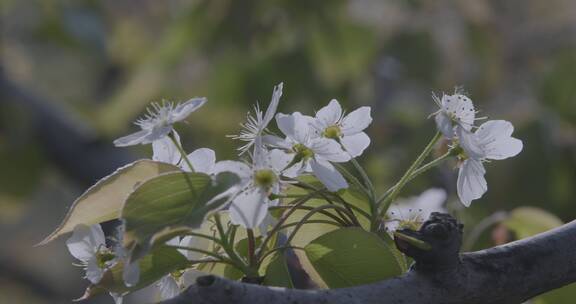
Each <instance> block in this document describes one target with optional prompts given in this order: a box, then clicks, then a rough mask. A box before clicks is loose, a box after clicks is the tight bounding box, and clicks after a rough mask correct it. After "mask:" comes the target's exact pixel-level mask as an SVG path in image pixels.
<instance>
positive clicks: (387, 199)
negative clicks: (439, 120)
mask: <svg viewBox="0 0 576 304" xmlns="http://www.w3.org/2000/svg"><path fill="white" fill-rule="evenodd" d="M441 137H442V133H440V132H439V131H436V134H435V135H434V137H433V138H432V140H430V142H429V143H428V145H427V146H426V147H425V148H424V150H423V151H422V153H420V155H419V156H418V157H417V158H416V160H415V161H414V162H413V163H412V165H410V167H409V168H408V170H406V172H405V173H404V175H403V176H402V177H401V178H400V180H399V181H398V182H397V183H396V184H395V185H394V187H393V190H391V192H390V195H387V196H382V197H380V199H379V200H378V201H377V204H378V205H379V206H380V213H379V216H380V217H382V216H384V214H386V211H387V210H388V208H389V207H390V204H392V202H393V201H394V199H396V197H397V196H398V194H399V193H400V191H401V190H402V188H403V187H404V185H406V183H407V182H408V181H409V180H410V179H411V176H412V173H414V171H415V170H416V169H417V168H418V167H419V166H420V164H422V162H423V161H424V159H426V157H427V156H428V154H430V152H431V151H432V148H434V145H435V144H436V142H437V141H438V140H439V139H440V138H441ZM387 192H388V191H387ZM385 194H386V193H385Z"/></svg>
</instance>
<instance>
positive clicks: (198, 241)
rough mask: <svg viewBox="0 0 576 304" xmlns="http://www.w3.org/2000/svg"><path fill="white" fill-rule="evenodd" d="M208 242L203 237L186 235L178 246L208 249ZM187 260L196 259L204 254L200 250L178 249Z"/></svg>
mask: <svg viewBox="0 0 576 304" xmlns="http://www.w3.org/2000/svg"><path fill="white" fill-rule="evenodd" d="M209 244H210V242H209V241H208V240H206V239H204V238H199V237H194V236H190V235H187V236H185V237H183V238H182V240H181V241H180V246H184V247H191V248H197V249H206V250H207V249H208V246H209ZM179 251H180V253H182V254H183V255H184V256H185V257H186V258H187V259H188V260H198V259H200V258H202V256H204V255H203V254H202V253H200V252H196V251H191V250H179Z"/></svg>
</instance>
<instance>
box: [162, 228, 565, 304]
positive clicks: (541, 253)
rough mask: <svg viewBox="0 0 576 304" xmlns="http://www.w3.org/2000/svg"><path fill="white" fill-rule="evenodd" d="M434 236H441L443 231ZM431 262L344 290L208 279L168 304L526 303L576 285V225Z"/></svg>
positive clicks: (212, 277)
mask: <svg viewBox="0 0 576 304" xmlns="http://www.w3.org/2000/svg"><path fill="white" fill-rule="evenodd" d="M425 225H426V224H425ZM436 226H438V225H436ZM457 227H460V226H457ZM428 228H438V227H434V225H429V227H428ZM452 228H453V227H452ZM429 230H431V231H432V233H436V234H437V233H438V229H429ZM440 230H442V229H440ZM456 230H459V229H456ZM421 231H422V229H421ZM425 233H426V231H425V232H424V234H425ZM445 238H446V237H445V236H444V239H445ZM428 240H429V239H428ZM459 241H460V240H458V242H459ZM397 244H398V241H397ZM403 245H404V247H405V246H406V244H403ZM404 249H406V248H404ZM436 249H437V248H435V247H434V246H433V247H432V250H436ZM401 250H402V248H401ZM441 250H442V249H441ZM433 255H434V254H432V256H433ZM446 255H447V256H449V255H450V253H446ZM430 257H431V255H427V256H426V257H424V260H421V262H420V264H421V265H419V262H417V263H416V267H414V268H413V269H412V270H411V271H409V272H408V273H406V274H404V275H402V276H399V277H396V278H392V279H389V280H385V281H382V282H378V283H374V284H370V285H363V286H357V287H351V288H342V289H329V290H297V289H284V288H274V287H264V286H258V285H251V284H243V283H239V282H234V281H230V280H226V279H222V278H218V277H214V276H205V277H201V278H199V279H198V281H197V284H196V285H193V286H191V287H189V288H188V289H187V290H186V291H184V292H183V293H182V294H181V295H179V296H178V297H176V298H174V299H171V300H168V301H165V302H163V304H184V303H195V304H202V303H211V304H215V303H239V304H242V303H246V304H248V303H250V304H258V303H280V304H282V303H286V304H294V303H299V304H304V303H310V304H312V303H342V304H344V303H346V304H349V303H364V304H370V303H388V304H396V303H398V304H400V303H412V304H418V303H429V304H433V303H444V304H450V303H454V304H456V303H468V304H474V303H493V304H498V303H502V304H513V303H522V302H523V301H525V300H526V299H529V298H532V297H534V296H536V295H539V294H541V293H543V292H546V291H549V290H552V289H555V288H559V287H562V286H564V285H567V284H569V283H572V282H575V281H576V221H573V222H571V223H568V224H566V225H564V226H562V227H559V228H557V229H554V230H551V231H548V232H546V233H542V234H539V235H537V236H534V237H531V238H528V239H524V240H520V241H516V242H513V243H509V244H506V245H502V246H498V247H494V248H490V249H486V250H482V251H477V252H472V253H464V254H460V255H454V257H455V261H454V263H447V261H446V259H445V257H446V256H444V257H443V258H441V261H440V263H438V265H440V266H441V267H436V268H434V267H432V268H431V267H418V266H430V265H431V264H430V263H431V261H430ZM419 258H420V257H419ZM417 261H418V259H417Z"/></svg>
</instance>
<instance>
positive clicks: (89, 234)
mask: <svg viewBox="0 0 576 304" xmlns="http://www.w3.org/2000/svg"><path fill="white" fill-rule="evenodd" d="M282 93H283V84H282V83H280V84H278V85H277V86H275V87H274V90H273V93H272V98H271V101H270V103H269V105H268V107H267V109H266V111H265V112H263V111H262V110H261V108H260V106H259V105H256V106H255V107H254V110H253V112H252V113H248V115H247V120H246V122H245V123H243V124H241V127H242V129H241V130H240V132H239V134H237V135H231V136H229V137H231V138H233V139H236V140H239V141H240V142H241V147H240V148H238V156H239V159H238V160H221V161H217V158H216V152H215V151H214V150H212V149H209V148H199V149H196V150H194V151H193V152H191V153H187V152H186V151H185V149H184V147H183V145H182V143H181V138H180V135H179V134H178V132H177V131H176V129H175V128H174V124H175V123H177V122H181V121H183V120H185V119H186V118H187V117H188V115H190V114H191V113H192V112H194V111H196V110H198V109H200V107H202V106H203V105H204V104H205V103H206V99H205V98H193V99H191V100H189V101H186V102H183V103H180V104H176V105H175V104H173V103H170V102H164V103H162V104H158V103H154V104H153V105H152V108H150V109H148V113H147V115H146V116H145V117H143V118H141V119H139V120H137V122H136V125H138V126H139V127H140V128H141V130H139V131H137V132H135V133H133V134H130V135H128V136H125V137H121V138H119V139H117V140H115V141H114V144H115V145H116V146H119V147H124V146H131V145H139V144H150V145H151V147H152V161H150V160H146V162H149V163H152V164H153V165H154V166H162V167H169V168H171V170H172V171H178V172H177V173H175V172H170V173H168V174H167V175H170V176H169V177H170V178H172V177H173V176H174V175H178V177H179V178H180V177H181V176H185V177H186V181H187V186H188V187H189V189H190V190H191V191H190V193H196V192H194V191H195V187H196V186H194V185H193V184H192V182H191V178H190V177H191V176H192V177H195V178H199V180H203V181H205V182H206V184H208V186H206V187H207V188H204V189H210V191H204V190H203V192H202V194H201V195H196V194H194V195H191V196H190V198H189V197H188V196H186V195H187V194H182V193H184V192H182V191H180V193H174V192H178V191H179V190H174V191H167V189H164V188H163V187H171V185H172V183H173V182H174V181H173V180H171V179H169V182H166V183H164V184H162V183H161V182H158V183H156V184H154V183H153V184H154V185H155V187H157V188H154V189H153V190H155V191H156V192H157V193H154V195H158V196H162V197H161V199H158V197H155V199H154V200H155V201H154V203H156V204H158V206H154V207H157V208H159V209H153V211H148V213H146V212H145V211H142V209H145V208H147V207H148V206H143V207H140V206H141V205H139V204H137V206H138V208H137V209H138V212H140V213H137V214H136V216H140V217H139V218H138V219H140V220H141V223H140V225H142V223H147V224H148V223H150V222H151V221H152V219H153V218H155V217H156V216H157V213H162V212H161V211H162V209H164V208H165V206H164V205H163V204H164V203H166V202H169V201H170V199H171V198H173V197H174V196H178V195H180V196H179V197H180V198H182V197H183V198H182V199H181V200H180V201H182V203H181V205H178V206H177V208H172V209H171V208H166V209H169V211H168V212H166V214H163V215H162V216H160V217H157V218H156V222H155V224H154V225H156V226H155V227H154V228H153V229H157V230H154V231H151V232H148V231H146V232H144V234H146V237H142V238H139V239H137V240H134V239H135V238H138V237H139V236H138V235H136V233H132V232H133V230H129V231H128V233H125V231H124V229H132V228H130V224H129V223H130V220H131V217H129V216H124V215H125V214H124V213H122V218H121V220H122V221H121V222H122V224H121V225H120V227H119V229H118V233H117V236H116V237H115V238H114V239H113V240H108V241H107V240H106V238H105V237H104V233H103V232H102V229H101V227H100V225H99V224H95V225H92V226H86V225H78V226H76V228H75V230H74V234H73V235H72V237H71V238H70V239H69V240H68V242H67V245H68V248H69V251H70V253H71V254H72V255H73V256H74V257H75V258H77V259H78V260H79V261H80V262H81V266H82V267H84V268H85V270H86V278H87V279H88V280H89V281H90V282H91V283H92V284H94V285H96V286H98V288H100V287H101V286H100V285H99V283H100V282H101V281H102V280H103V278H105V277H107V276H106V275H105V274H106V272H107V271H110V270H111V269H112V268H113V267H116V266H117V267H118V268H119V267H120V266H122V267H123V268H122V275H123V282H121V284H123V286H121V287H122V288H120V289H114V290H133V289H135V288H136V287H135V286H138V287H140V285H139V284H137V283H138V281H139V277H140V268H139V267H138V259H137V257H141V256H142V255H143V254H147V253H149V252H147V251H146V250H148V249H149V250H153V248H157V247H159V246H162V247H163V248H170V250H172V252H173V253H174V254H175V255H177V256H179V255H180V254H179V253H181V255H182V256H181V257H180V258H181V260H183V263H184V264H185V265H187V266H186V267H183V266H182V264H178V265H175V266H174V268H169V269H168V268H166V269H165V270H164V271H163V272H160V273H155V274H154V275H155V277H154V279H152V280H150V279H149V278H150V276H149V275H150V274H149V273H147V274H146V275H145V274H143V275H142V277H143V278H144V277H145V278H147V279H148V280H149V281H148V282H151V281H156V286H157V287H158V292H159V295H160V297H161V298H162V299H167V298H171V297H174V296H175V295H177V294H178V293H179V292H181V290H183V289H184V288H185V287H187V286H189V285H190V284H193V282H194V279H195V278H196V277H198V276H199V275H201V274H202V273H203V272H202V271H204V270H205V269H204V268H202V267H200V266H198V265H206V264H211V265H212V266H213V265H214V264H216V263H223V264H227V265H230V266H232V267H234V268H235V269H236V270H239V271H241V272H242V273H243V274H244V275H245V277H246V278H249V279H252V280H253V279H255V278H258V277H259V276H260V275H261V273H263V271H262V269H260V267H261V266H262V265H263V261H264V260H265V258H266V257H268V256H270V255H271V254H273V253H275V252H277V251H278V250H279V249H280V248H285V247H286V246H288V247H289V246H291V245H292V243H291V241H292V240H293V238H294V235H295V234H296V232H298V229H300V228H301V227H302V226H303V225H304V224H309V223H314V221H315V222H316V223H322V224H331V225H336V226H339V227H350V226H355V227H358V228H361V229H365V230H367V231H368V230H369V232H373V233H378V234H380V233H381V232H382V231H383V230H384V229H387V230H388V231H389V232H390V231H393V230H396V229H398V228H399V227H400V228H405V227H411V228H417V226H418V225H419V224H420V223H421V222H423V221H424V220H425V219H426V218H427V217H428V216H429V215H430V213H431V212H433V211H442V212H447V209H446V208H445V207H444V203H445V201H446V200H447V193H446V191H445V190H444V189H439V188H433V189H429V190H427V191H425V192H423V193H422V194H421V195H420V196H417V197H412V198H410V199H398V200H397V201H396V204H394V205H392V203H393V202H395V200H396V199H397V198H398V196H399V194H400V193H401V190H402V188H403V187H404V186H405V185H406V184H407V183H408V182H409V181H410V180H412V179H414V178H415V177H416V176H417V175H419V174H421V173H422V172H425V171H426V170H428V169H429V168H432V167H434V166H436V165H438V164H440V162H441V161H443V160H445V159H448V158H450V157H456V159H457V161H458V167H459V172H458V181H457V194H458V197H459V198H460V201H461V202H462V204H464V205H465V206H470V204H471V202H472V201H473V200H475V199H478V198H480V197H481V196H482V195H483V194H484V193H485V192H486V191H487V183H486V180H485V178H484V174H485V172H486V171H485V168H484V163H485V162H487V161H489V160H500V159H505V158H508V157H512V156H515V155H517V154H518V153H519V152H520V151H521V150H522V141H520V140H519V139H516V138H514V137H512V136H511V135H512V132H513V126H512V124H511V123H510V122H507V121H504V120H489V121H486V122H484V123H483V124H481V125H480V126H476V125H475V122H476V121H477V120H478V119H480V118H477V117H476V114H477V112H476V110H475V108H474V105H473V103H472V100H470V98H468V97H466V96H464V95H463V94H462V93H461V92H455V93H454V94H453V95H446V94H444V95H443V96H442V97H441V98H438V97H436V96H434V100H435V101H436V103H437V104H438V106H439V110H438V111H437V112H435V113H434V114H433V115H434V120H435V122H436V125H437V128H438V132H437V135H436V136H435V137H434V138H433V139H432V141H431V142H430V143H429V144H428V145H427V146H426V148H425V149H424V151H423V152H422V153H421V154H420V156H418V157H417V158H416V160H415V161H414V163H413V164H412V166H410V168H409V169H408V170H407V171H406V172H405V174H404V175H403V176H402V178H400V179H399V181H398V182H397V183H395V184H394V185H393V186H391V187H390V188H389V189H388V190H387V191H386V192H385V193H383V194H382V195H381V196H380V197H378V196H377V195H376V193H375V192H376V189H375V187H374V186H373V184H372V181H371V180H370V177H369V176H368V174H367V173H366V172H365V171H364V169H363V168H362V166H361V165H360V164H359V163H358V161H357V160H356V158H357V157H359V156H361V155H362V154H363V153H364V151H365V150H366V149H367V148H368V146H369V145H370V143H371V140H370V137H369V136H368V135H367V134H366V132H365V130H366V128H368V126H369V125H370V124H371V123H372V116H371V108H370V107H366V106H364V107H360V108H358V109H355V110H353V111H351V112H349V113H346V112H345V111H344V110H343V109H342V107H341V105H340V103H339V102H338V101H337V100H335V99H333V100H331V101H330V102H329V103H328V104H327V105H326V106H324V107H323V108H321V109H319V110H318V111H317V112H316V113H315V114H314V115H306V114H302V113H300V112H294V113H290V114H284V113H277V111H278V107H279V104H280V99H281V97H282ZM274 122H275V126H273V125H274ZM442 136H443V137H444V138H445V139H446V140H447V141H448V142H449V146H450V149H449V151H448V153H446V154H445V155H444V156H441V157H438V158H436V159H434V160H432V161H430V162H429V163H426V164H423V162H424V160H425V159H426V158H427V157H428V156H429V155H430V152H431V150H432V149H433V147H434V146H435V144H436V143H437V141H438V140H439V139H440V138H441V137H442ZM347 162H351V163H352V165H353V167H354V169H355V173H356V174H354V173H352V172H350V171H348V169H347V167H346V166H343V165H342V164H344V163H347ZM166 164H169V165H171V166H167V165H166ZM181 172H186V174H181ZM221 173H232V174H233V175H235V176H236V177H237V179H236V180H235V181H234V182H230V184H232V186H229V187H228V188H226V189H227V190H221V189H223V188H219V187H220V185H221V184H220V181H221V180H222V179H221V175H220V174H221ZM118 174H121V173H118ZM356 175H358V176H356ZM305 176H308V177H305ZM162 177H166V176H163V175H160V176H156V177H153V178H152V179H151V180H153V181H154V182H155V181H157V180H156V178H158V179H160V178H162ZM309 180H312V181H313V182H312V183H308V181H309ZM210 181H212V183H210ZM111 183H113V181H111ZM145 183H146V182H145ZM174 183H175V182H174ZM350 185H352V186H353V189H348V188H350ZM122 186H125V185H124V184H123V185H122ZM133 187H134V188H136V189H129V190H130V191H134V192H133V193H136V192H137V191H138V189H137V188H138V187H140V181H139V182H138V183H137V184H136V185H134V186H133ZM142 188H145V187H142ZM176 189H177V188H176ZM214 189H216V190H214ZM212 190H213V191H212ZM292 190H298V191H300V192H298V191H292ZM152 192H154V191H150V192H147V193H152ZM302 192H304V194H302ZM204 194H205V195H204ZM208 194H209V195H208ZM356 194H359V195H356ZM138 195H140V193H139V194H138ZM138 195H136V196H138ZM150 195H152V194H150ZM210 195H215V196H214V197H212V199H210V200H208V201H201V202H199V203H198V202H195V201H193V200H198V201H200V200H202V199H206V197H205V196H210ZM140 196H142V197H143V195H140ZM140 196H139V197H140ZM164 196H165V197H164ZM198 197H200V198H198ZM350 197H354V199H355V200H356V202H355V204H356V205H355V204H353V203H351V202H350V201H349V200H351V198H350ZM106 198H107V199H108V197H106ZM140 198H141V197H140ZM289 198H290V199H291V198H294V200H289ZM312 199H313V200H314V201H315V203H314V205H312V206H310V205H305V204H306V203H307V202H308V201H309V200H312ZM189 200H190V204H189V202H188V201H189ZM216 200H218V201H222V204H220V205H217V206H212V205H211V204H212V202H214V201H216ZM357 200H362V201H361V202H358V201H357ZM180 201H178V200H175V202H178V203H179V204H180ZM319 201H320V202H322V201H325V202H326V204H324V205H321V206H318V205H317V204H318V202H319ZM126 202H131V201H130V200H129V199H127V201H126ZM136 202H141V201H136ZM127 204H128V203H127ZM151 204H152V203H151ZM359 204H364V206H359ZM144 205H145V204H144ZM198 206H200V207H198ZM124 208H125V209H123V212H124V211H126V209H129V208H126V206H124ZM194 208H197V209H198V210H200V211H198V210H195V209H194ZM203 208H204V209H203ZM271 208H275V209H277V210H280V211H282V215H281V216H278V215H277V214H276V216H272V213H271V212H270V209H271ZM201 209H203V210H201ZM91 210H92V209H91ZM151 210H152V209H151ZM180 210H185V212H182V213H185V214H186V215H187V216H188V215H190V214H191V213H193V212H196V211H198V213H197V214H196V215H197V218H198V219H199V220H197V221H195V222H193V223H191V222H187V221H188V219H189V218H183V217H181V216H180V215H178V214H176V213H179V211H180ZM206 210H208V211H210V212H212V213H210V212H208V211H206ZM296 210H299V211H305V212H307V213H306V214H305V215H304V216H301V217H300V218H298V219H297V220H296V222H293V221H292V222H289V223H287V221H288V218H289V217H290V215H291V214H293V213H294V212H295V211H296ZM131 211H132V212H134V210H131ZM107 212H108V211H107ZM108 213H109V212H108ZM221 214H226V220H227V221H228V222H226V225H227V226H226V225H224V224H223V223H222V222H221V219H220V215H221ZM316 214H321V215H323V216H324V218H323V219H321V220H319V219H316V218H315V219H311V217H312V216H313V215H316ZM196 215H194V216H196ZM210 216H211V219H213V222H211V221H209V220H206V219H207V218H209V217H210ZM359 217H364V218H363V219H362V221H360V220H359ZM98 219H100V218H98ZM167 219H168V221H171V222H170V223H171V224H164V223H165V221H166V220H167ZM95 221H96V220H92V221H91V222H90V221H85V222H90V223H94V222H95ZM201 221H203V222H202V223H201V226H203V225H204V224H208V225H209V226H210V230H211V231H212V232H213V233H211V234H206V233H205V231H202V229H205V228H201V229H200V228H198V226H199V225H198V222H201ZM157 222H160V224H157ZM361 222H362V223H366V222H368V223H369V225H363V224H361ZM76 223H77V222H76ZM126 223H128V224H126ZM174 223H176V224H174ZM214 226H216V228H215V229H214ZM225 226H226V227H225ZM126 227H128V228H126ZM289 227H293V230H291V229H292V228H289ZM367 227H369V228H367ZM197 228H198V230H196V229H197ZM238 228H242V229H243V230H244V231H245V233H244V235H245V240H246V243H247V244H243V246H244V247H248V248H247V250H242V251H247V253H245V254H244V256H242V255H241V254H239V253H238V251H240V250H238V245H239V244H240V241H238V240H236V239H235V235H236V231H237V229H238ZM151 230H152V229H151ZM199 231H200V232H199ZM288 232H289V233H290V235H289V236H287V233H288ZM148 233H149V234H148ZM125 234H126V235H129V236H126V240H127V242H126V244H124V242H123V238H124V235H125ZM169 238H171V239H170V240H168V239H169ZM150 239H153V241H151V240H150ZM376 239H379V238H376ZM284 240H285V242H286V243H287V244H283V243H282V242H284ZM131 242H136V243H137V242H141V243H137V245H143V246H140V248H139V250H140V251H139V252H138V254H134V255H132V254H133V253H134V252H137V251H136V250H133V249H134V248H136V247H135V246H136V245H134V244H135V243H131ZM146 242H150V243H146ZM153 242H155V243H153ZM258 242H260V243H258ZM271 242H273V243H274V244H272V245H271V244H270V243H271ZM143 243H145V244H143ZM208 243H209V244H211V245H207V244H208ZM128 244H132V245H134V246H132V247H130V245H128ZM124 245H126V246H127V247H129V248H125V247H124ZM146 245H150V246H148V247H146ZM245 245H247V246H245ZM149 247H150V248H149ZM257 247H258V248H257ZM142 248H144V249H142ZM151 248H152V249H151ZM130 250H133V251H130ZM142 252H144V253H142ZM135 256H136V257H135ZM133 258H134V259H135V260H133ZM160 264H161V263H160ZM142 271H146V267H142ZM148 271H149V270H148ZM116 281H121V280H116ZM132 287H133V288H132ZM131 288H132V289H131ZM111 290H112V289H111ZM111 295H112V296H113V297H114V298H115V299H116V302H117V303H120V302H121V301H122V296H123V295H124V294H119V293H117V292H111Z"/></svg>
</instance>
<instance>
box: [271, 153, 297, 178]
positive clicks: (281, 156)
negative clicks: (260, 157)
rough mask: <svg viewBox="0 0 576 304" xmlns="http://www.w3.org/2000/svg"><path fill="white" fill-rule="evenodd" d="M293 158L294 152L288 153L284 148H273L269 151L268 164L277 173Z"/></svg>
mask: <svg viewBox="0 0 576 304" xmlns="http://www.w3.org/2000/svg"><path fill="white" fill-rule="evenodd" d="M293 158H294V155H293V154H288V153H286V152H284V151H282V150H272V151H270V153H268V165H269V166H270V168H272V169H273V170H274V171H275V172H276V173H279V172H282V170H284V168H286V166H287V165H288V164H289V163H290V161H292V159H293Z"/></svg>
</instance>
